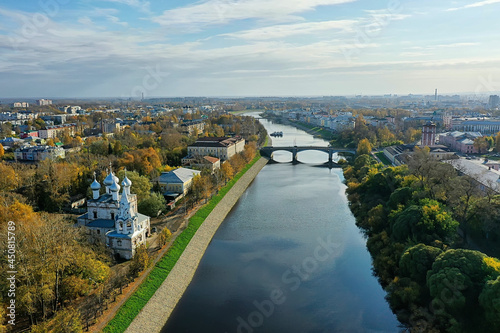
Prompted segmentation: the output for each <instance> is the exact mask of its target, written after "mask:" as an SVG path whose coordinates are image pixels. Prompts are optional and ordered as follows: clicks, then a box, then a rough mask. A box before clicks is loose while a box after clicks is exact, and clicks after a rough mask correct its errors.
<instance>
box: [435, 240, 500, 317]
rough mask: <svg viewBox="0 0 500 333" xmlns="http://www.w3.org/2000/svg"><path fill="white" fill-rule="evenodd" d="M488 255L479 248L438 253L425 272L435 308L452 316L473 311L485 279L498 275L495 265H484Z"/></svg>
mask: <svg viewBox="0 0 500 333" xmlns="http://www.w3.org/2000/svg"><path fill="white" fill-rule="evenodd" d="M487 258H488V257H487V256H486V255H485V254H484V253H481V252H479V251H472V250H463V249H458V250H448V251H446V252H443V253H441V254H440V255H439V256H438V257H437V258H436V260H435V261H434V263H433V264H432V269H431V270H430V271H429V272H428V273H427V286H428V287H429V291H430V294H431V296H432V297H433V298H434V299H433V304H434V305H435V306H436V308H438V307H439V308H440V309H443V310H445V311H446V312H447V313H448V314H451V315H454V316H455V317H456V316H459V315H460V314H462V315H464V314H465V313H466V312H467V311H468V310H469V311H471V312H474V309H475V307H476V304H477V301H478V297H479V295H480V293H481V292H482V290H483V286H484V282H485V280H486V279H488V278H492V276H494V278H496V276H498V273H497V272H496V270H495V268H494V267H491V266H489V265H486V264H485V259H487Z"/></svg>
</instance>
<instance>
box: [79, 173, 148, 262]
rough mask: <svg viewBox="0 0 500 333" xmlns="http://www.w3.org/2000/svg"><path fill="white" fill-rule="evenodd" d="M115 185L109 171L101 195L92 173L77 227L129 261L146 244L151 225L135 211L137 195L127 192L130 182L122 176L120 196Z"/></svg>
mask: <svg viewBox="0 0 500 333" xmlns="http://www.w3.org/2000/svg"><path fill="white" fill-rule="evenodd" d="M118 183H119V179H118V177H116V176H115V174H114V173H113V172H112V171H111V169H110V171H109V174H108V176H107V177H106V179H104V182H103V184H104V186H105V193H104V194H102V195H101V194H100V191H101V184H100V183H99V182H98V181H97V180H96V178H95V174H94V182H93V183H92V184H91V185H90V188H91V190H92V199H91V200H88V201H87V213H85V214H83V215H81V216H79V217H78V219H77V224H78V225H79V226H83V227H86V228H87V229H88V230H89V232H90V234H91V235H92V236H94V237H97V238H100V239H101V240H102V241H104V242H105V243H106V246H108V247H109V248H111V249H112V250H113V252H114V254H115V256H117V257H118V256H119V257H121V258H124V259H131V258H132V257H133V256H134V254H135V250H136V248H137V247H138V246H139V245H141V244H146V238H147V237H148V236H149V235H150V229H151V222H150V218H149V216H146V215H143V214H140V213H139V212H138V211H137V195H136V194H132V193H130V187H131V186H132V182H131V181H130V179H128V178H127V176H126V175H125V178H124V179H123V181H122V183H121V186H122V187H123V189H122V193H121V194H120V193H119V192H120V185H118Z"/></svg>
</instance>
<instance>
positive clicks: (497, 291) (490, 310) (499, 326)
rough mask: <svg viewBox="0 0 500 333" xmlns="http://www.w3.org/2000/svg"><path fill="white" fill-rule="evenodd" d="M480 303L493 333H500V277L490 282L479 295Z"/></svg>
mask: <svg viewBox="0 0 500 333" xmlns="http://www.w3.org/2000/svg"><path fill="white" fill-rule="evenodd" d="M479 303H480V304H481V306H482V307H483V308H484V311H485V314H486V320H487V321H488V326H489V327H490V328H491V330H492V332H499V331H500V306H499V305H500V276H499V277H497V278H496V279H495V280H489V281H487V282H486V285H485V286H484V288H483V291H482V292H481V295H479Z"/></svg>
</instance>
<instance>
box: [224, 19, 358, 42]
mask: <svg viewBox="0 0 500 333" xmlns="http://www.w3.org/2000/svg"><path fill="white" fill-rule="evenodd" d="M356 23H357V21H355V20H339V21H323V22H306V23H297V24H281V25H274V26H268V27H263V28H257V29H251V30H244V31H238V32H233V33H227V34H223V35H221V36H227V37H232V38H238V39H246V40H270V39H283V38H286V37H291V36H297V35H309V34H314V33H318V32H324V31H329V30H339V31H342V32H353V31H354V26H355V24H356Z"/></svg>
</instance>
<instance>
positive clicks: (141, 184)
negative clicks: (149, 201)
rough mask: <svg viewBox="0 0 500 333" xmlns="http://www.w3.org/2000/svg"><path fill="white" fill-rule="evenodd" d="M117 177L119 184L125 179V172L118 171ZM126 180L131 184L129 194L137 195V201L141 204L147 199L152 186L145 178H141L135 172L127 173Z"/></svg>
mask: <svg viewBox="0 0 500 333" xmlns="http://www.w3.org/2000/svg"><path fill="white" fill-rule="evenodd" d="M117 176H118V178H119V179H120V183H121V182H122V181H123V179H124V178H125V170H120V171H118V172H117ZM127 178H128V179H130V181H131V182H132V186H131V188H130V193H135V194H137V201H139V202H141V201H142V200H144V199H146V198H149V195H150V192H151V188H152V187H153V185H152V184H151V182H150V181H149V179H148V178H147V177H145V176H141V175H139V173H137V172H135V171H127Z"/></svg>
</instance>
